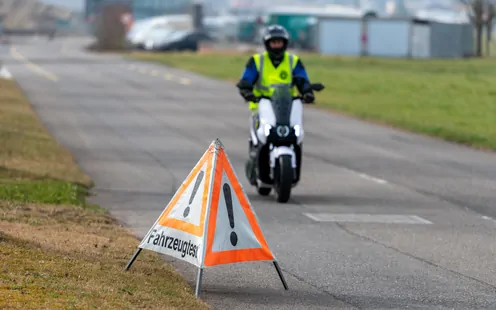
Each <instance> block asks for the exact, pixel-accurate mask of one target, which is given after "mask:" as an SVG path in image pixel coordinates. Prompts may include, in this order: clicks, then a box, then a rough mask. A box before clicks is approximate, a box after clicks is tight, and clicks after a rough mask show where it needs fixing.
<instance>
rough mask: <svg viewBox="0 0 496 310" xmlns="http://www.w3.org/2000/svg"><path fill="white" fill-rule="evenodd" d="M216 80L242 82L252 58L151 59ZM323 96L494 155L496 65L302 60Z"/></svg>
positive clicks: (342, 108) (352, 111)
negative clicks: (243, 73) (491, 152)
mask: <svg viewBox="0 0 496 310" xmlns="http://www.w3.org/2000/svg"><path fill="white" fill-rule="evenodd" d="M128 56H129V57H134V58H138V59H140V60H147V61H155V62H159V63H162V64H166V65H168V66H173V67H177V68H182V69H186V70H191V71H195V72H197V73H200V74H204V75H208V76H211V77H215V78H218V79H224V80H231V81H235V80H237V79H239V77H240V75H241V73H242V70H243V66H244V64H245V63H246V61H247V59H248V57H249V54H232V53H231V54H229V53H223V54H215V53H204V54H192V53H177V54H147V53H131V54H129V55H128ZM301 57H302V60H303V61H304V64H305V66H306V67H307V71H308V73H309V75H310V77H311V79H312V80H313V81H314V82H322V83H324V84H325V85H326V89H325V90H324V91H322V92H321V93H319V94H317V106H320V107H325V108H329V109H331V110H334V111H339V112H343V113H346V114H348V115H352V116H355V117H359V118H361V119H367V120H371V121H375V122H378V123H382V124H388V125H391V126H394V127H398V128H403V129H406V130H410V131H414V132H417V133H422V134H427V135H431V136H435V137H440V138H443V139H446V140H448V141H452V142H458V143H463V144H467V145H470V146H473V147H480V148H489V149H493V150H495V149H496V88H495V85H496V60H493V59H470V60H467V59H463V60H406V59H377V58H351V57H350V58H347V57H328V56H321V55H315V54H302V55H301Z"/></svg>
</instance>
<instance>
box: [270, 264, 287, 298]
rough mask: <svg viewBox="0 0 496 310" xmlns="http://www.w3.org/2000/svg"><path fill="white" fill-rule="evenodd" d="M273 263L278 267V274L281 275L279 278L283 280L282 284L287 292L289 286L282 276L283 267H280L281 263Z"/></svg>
mask: <svg viewBox="0 0 496 310" xmlns="http://www.w3.org/2000/svg"><path fill="white" fill-rule="evenodd" d="M273 263H274V267H276V270H277V274H278V275H279V278H280V279H281V282H282V285H283V286H284V289H285V290H286V291H287V290H289V288H288V284H287V283H286V279H284V275H283V274H282V270H281V267H279V263H278V262H277V261H276V260H274V261H273Z"/></svg>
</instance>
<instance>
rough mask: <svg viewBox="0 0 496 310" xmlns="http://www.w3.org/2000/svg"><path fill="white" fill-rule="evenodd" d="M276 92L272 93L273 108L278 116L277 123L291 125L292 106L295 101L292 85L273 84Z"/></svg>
mask: <svg viewBox="0 0 496 310" xmlns="http://www.w3.org/2000/svg"><path fill="white" fill-rule="evenodd" d="M272 88H273V89H274V92H273V94H272V97H271V100H272V108H273V109H274V115H275V117H276V123H277V125H287V126H289V125H290V119H291V107H292V103H293V95H292V94H291V86H289V85H276V86H272Z"/></svg>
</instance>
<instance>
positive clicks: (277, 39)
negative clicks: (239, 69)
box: [236, 25, 315, 159]
mask: <svg viewBox="0 0 496 310" xmlns="http://www.w3.org/2000/svg"><path fill="white" fill-rule="evenodd" d="M263 42H264V45H265V52H263V53H260V54H255V55H253V56H252V57H250V59H249V60H248V62H247V64H246V66H245V69H244V72H243V75H242V77H241V80H240V81H239V82H238V84H236V87H238V89H239V92H240V95H241V96H242V97H243V98H244V99H245V100H246V101H248V102H249V108H250V110H251V112H252V116H251V121H252V122H253V123H254V125H255V128H257V127H258V103H257V102H256V97H259V96H267V97H270V95H271V94H272V91H271V89H270V86H271V85H274V84H292V83H293V77H299V78H300V81H299V82H298V83H295V84H296V85H295V87H293V88H292V94H293V96H295V97H296V96H297V90H296V89H298V91H299V92H300V94H302V99H303V101H304V102H306V103H313V102H314V100H315V97H314V94H313V91H312V88H311V85H310V81H309V78H308V75H307V73H306V70H305V67H304V66H303V63H302V61H301V59H300V58H299V57H298V56H296V55H294V54H291V53H288V52H287V51H286V49H287V48H288V43H289V35H288V32H287V31H286V29H284V27H282V26H280V25H272V26H269V27H268V28H267V29H266V31H265V35H264V37H263ZM261 66H262V67H261ZM260 73H261V74H260ZM249 142H250V143H249V144H250V157H251V159H253V158H254V152H252V141H251V139H250V141H249Z"/></svg>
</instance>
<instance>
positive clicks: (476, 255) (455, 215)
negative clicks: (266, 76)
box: [0, 39, 496, 309]
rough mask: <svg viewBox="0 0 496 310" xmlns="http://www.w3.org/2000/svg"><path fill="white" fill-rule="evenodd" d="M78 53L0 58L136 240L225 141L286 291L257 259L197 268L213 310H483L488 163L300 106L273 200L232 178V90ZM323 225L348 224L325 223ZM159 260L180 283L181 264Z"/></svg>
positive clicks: (236, 121) (493, 249)
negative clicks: (288, 160)
mask: <svg viewBox="0 0 496 310" xmlns="http://www.w3.org/2000/svg"><path fill="white" fill-rule="evenodd" d="M81 44H82V43H81V39H72V40H62V41H54V42H47V41H45V40H38V41H36V40H26V39H23V40H19V41H18V42H17V44H16V51H14V53H13V55H14V57H13V55H12V51H11V50H9V49H8V48H7V47H2V48H0V51H1V57H2V59H3V61H4V63H5V64H6V65H7V67H8V69H9V70H10V71H11V72H12V73H13V74H14V76H15V77H16V78H17V80H18V81H19V83H20V85H21V86H22V88H23V89H24V91H25V92H26V94H27V95H28V97H29V98H30V100H31V101H32V103H33V105H34V107H35V109H36V111H37V112H38V113H39V115H40V116H41V118H42V119H43V120H44V122H45V123H46V125H47V127H48V128H49V130H50V131H51V132H52V133H53V134H54V135H55V136H56V137H57V139H59V141H61V142H62V143H63V144H64V145H65V146H66V147H68V149H70V150H71V151H72V152H74V154H75V157H76V158H77V160H78V162H79V163H80V165H81V166H82V167H83V169H84V170H85V171H86V172H87V173H88V174H89V175H90V176H91V177H92V178H93V179H94V181H95V183H96V187H95V189H94V193H95V196H94V197H93V198H92V199H93V200H94V201H95V202H97V203H99V204H101V205H102V206H103V207H105V208H108V209H110V210H111V212H112V213H113V214H114V215H115V216H116V217H118V218H119V219H121V220H122V221H123V222H124V223H126V224H127V225H129V226H130V227H132V228H133V229H134V230H135V231H136V233H137V235H138V236H139V237H143V236H144V234H145V233H146V232H147V230H148V229H149V228H150V226H151V225H152V224H153V222H154V221H155V220H156V218H157V217H158V215H159V214H160V213H161V212H162V210H163V208H164V207H165V206H166V204H167V203H168V201H169V199H170V198H171V196H172V194H173V193H174V192H175V190H176V189H177V187H178V186H179V185H180V183H181V182H182V181H183V179H184V178H185V176H186V175H187V174H188V173H189V171H190V169H191V168H192V167H193V165H194V164H195V163H196V162H197V161H198V159H199V158H200V156H201V154H203V152H204V151H205V150H206V148H207V147H208V145H209V144H210V143H211V142H212V141H213V140H214V139H215V138H220V139H221V141H222V142H223V144H224V145H225V147H226V149H227V152H228V155H229V156H230V159H231V161H232V162H233V164H234V167H235V169H236V171H237V173H238V176H239V177H240V178H241V181H242V183H243V186H244V188H245V190H246V191H247V192H248V195H249V197H250V199H251V201H252V204H253V205H254V208H255V210H256V213H257V215H258V217H259V218H260V222H261V225H262V228H263V230H264V232H265V235H266V238H267V240H268V242H269V245H270V246H271V249H272V250H273V252H274V253H275V255H276V257H277V258H278V260H279V262H280V265H281V267H282V268H283V270H284V274H285V276H286V279H287V281H288V284H289V287H290V290H289V291H284V290H283V288H282V285H281V283H280V281H279V279H278V277H277V273H276V271H275V270H274V268H273V266H272V265H271V264H269V263H248V264H237V265H227V266H219V267H215V268H212V269H207V270H206V272H205V273H204V286H203V298H204V299H205V300H206V301H207V302H209V303H210V304H212V305H213V306H215V307H216V308H217V309H496V260H495V255H496V240H495V238H494V236H495V233H496V221H495V220H493V217H494V218H496V157H495V156H494V154H490V153H484V152H478V151H473V150H470V149H468V148H465V147H461V146H456V145H451V144H448V143H444V142H440V141H437V140H434V139H429V138H425V137H420V136H416V135H412V134H407V133H402V132H398V131H393V130H391V129H389V128H384V127H378V126H375V125H371V124H367V123H362V122H359V121H356V120H352V119H348V118H345V117H342V116H337V115H332V114H328V113H323V112H321V111H318V110H315V109H313V108H308V109H306V111H305V113H306V114H305V121H306V123H305V126H306V128H305V129H306V132H307V136H306V140H305V149H304V152H305V156H304V160H303V179H302V182H301V184H300V185H299V186H298V187H297V188H296V189H295V190H294V192H293V199H292V200H291V201H290V203H288V204H287V205H280V204H277V203H275V202H274V198H273V197H268V198H264V197H258V196H257V195H256V193H255V190H254V189H253V188H252V187H250V186H249V185H248V183H247V181H246V180H245V177H244V173H243V163H244V160H245V158H246V155H247V137H248V131H247V128H248V117H249V112H248V110H247V107H246V106H245V105H244V104H243V103H242V101H241V100H240V99H239V97H238V95H237V94H236V91H235V89H234V88H233V86H232V85H230V84H229V83H226V82H219V81H214V80H211V79H208V78H205V77H201V76H198V75H195V74H192V73H188V72H183V71H179V70H173V69H168V68H166V67H161V66H157V65H153V64H147V63H140V62H136V61H129V60H124V59H121V58H119V57H117V56H112V55H100V56H98V55H91V54H88V53H86V52H83V51H81V50H80V46H81ZM26 59H28V60H29V61H30V62H29V63H28V64H26V61H27V60H26ZM32 63H34V65H33V64H32ZM39 68H42V69H39ZM240 70H241V68H240ZM322 82H324V83H332V81H322ZM319 213H320V214H321V215H318V214H319ZM308 214H310V215H308ZM336 214H355V215H356V216H355V217H353V219H354V220H355V222H349V221H347V220H350V219H351V218H352V217H351V216H345V217H344V218H341V219H338V221H339V222H332V221H325V219H326V218H327V220H330V219H332V217H333V216H334V218H335V217H336ZM359 214H369V215H370V216H368V217H365V216H359ZM388 215H389V216H391V215H397V217H396V219H397V220H410V221H412V220H415V223H413V224H412V223H402V222H396V223H393V221H392V220H394V218H393V217H388ZM399 215H412V216H416V217H408V218H407V217H403V218H401V217H398V216H399ZM316 219H317V220H316ZM318 219H320V220H324V221H319V220H318ZM374 221H375V222H374ZM144 253H146V252H144ZM129 255H130V256H131V255H132V250H130V252H129ZM142 255H146V254H142ZM167 260H168V261H169V262H173V264H174V266H176V267H177V268H178V270H179V271H180V272H182V273H183V274H184V276H185V278H186V279H187V280H188V281H191V283H192V284H194V280H195V274H196V270H195V268H194V267H193V266H191V265H186V264H183V263H181V262H179V261H174V260H173V259H170V258H168V259H167ZM491 305H492V306H491Z"/></svg>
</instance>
